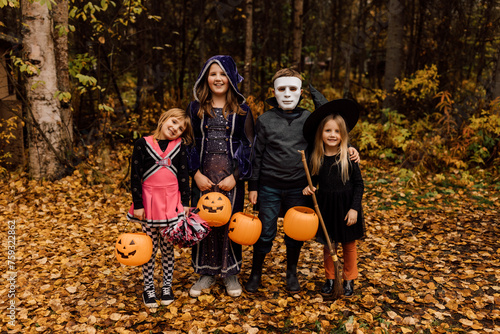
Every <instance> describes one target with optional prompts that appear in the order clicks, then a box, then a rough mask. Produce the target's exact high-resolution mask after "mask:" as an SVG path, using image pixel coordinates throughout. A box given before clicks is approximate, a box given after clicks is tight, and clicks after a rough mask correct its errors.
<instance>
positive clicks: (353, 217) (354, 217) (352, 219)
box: [344, 209, 358, 226]
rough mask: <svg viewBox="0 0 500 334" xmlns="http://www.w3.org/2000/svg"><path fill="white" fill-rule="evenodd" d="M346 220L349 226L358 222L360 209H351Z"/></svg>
mask: <svg viewBox="0 0 500 334" xmlns="http://www.w3.org/2000/svg"><path fill="white" fill-rule="evenodd" d="M344 220H346V221H347V226H351V225H354V224H356V222H357V221H358V211H356V210H353V209H351V210H349V212H348V213H347V215H346V216H345V219H344Z"/></svg>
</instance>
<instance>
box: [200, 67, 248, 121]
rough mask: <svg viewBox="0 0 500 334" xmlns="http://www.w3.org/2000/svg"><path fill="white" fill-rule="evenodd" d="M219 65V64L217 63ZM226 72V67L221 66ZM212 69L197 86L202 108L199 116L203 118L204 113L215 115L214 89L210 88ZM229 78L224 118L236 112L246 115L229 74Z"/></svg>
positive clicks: (210, 115) (223, 111)
mask: <svg viewBox="0 0 500 334" xmlns="http://www.w3.org/2000/svg"><path fill="white" fill-rule="evenodd" d="M212 64H217V63H215V62H214V63H212ZM212 64H210V65H207V66H212ZM217 65H218V64H217ZM219 66H220V65H219ZM221 68H222V70H223V71H224V72H226V71H225V69H224V68H223V67H221ZM209 72H210V71H206V73H205V75H204V76H203V79H202V80H200V83H199V85H198V86H197V87H196V95H197V96H198V99H199V101H200V110H198V117H199V118H203V115H207V116H209V117H214V114H213V113H212V91H211V90H210V87H209V86H208V74H209ZM227 79H228V85H229V88H228V90H227V93H226V104H225V105H224V108H222V115H224V118H226V119H227V116H228V115H230V114H232V113H235V114H238V115H245V114H246V111H244V110H243V109H241V106H240V104H239V102H238V97H237V95H236V93H235V92H234V90H233V86H232V83H231V80H230V79H229V76H227Z"/></svg>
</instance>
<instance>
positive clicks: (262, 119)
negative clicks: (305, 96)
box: [249, 102, 311, 190]
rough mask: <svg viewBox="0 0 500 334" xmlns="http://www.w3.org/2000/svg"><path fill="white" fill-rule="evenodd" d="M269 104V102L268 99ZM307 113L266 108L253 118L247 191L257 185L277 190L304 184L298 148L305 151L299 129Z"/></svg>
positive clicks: (305, 145)
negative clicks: (253, 142) (252, 158)
mask: <svg viewBox="0 0 500 334" xmlns="http://www.w3.org/2000/svg"><path fill="white" fill-rule="evenodd" d="M268 103H269V102H268ZM310 114H311V113H310V112H309V111H308V110H305V109H302V108H295V109H294V110H293V111H292V112H291V113H285V112H284V111H283V110H282V109H280V108H273V109H271V110H268V111H266V112H265V113H263V114H262V115H260V116H259V118H258V119H257V122H256V125H255V129H256V137H257V139H256V141H255V147H254V149H255V158H254V162H253V165H252V166H253V172H252V177H251V178H250V180H251V181H253V182H250V183H249V190H257V189H255V188H256V187H257V183H258V184H262V185H265V186H269V187H272V188H277V189H291V188H300V187H305V186H307V178H306V174H305V171H304V165H303V163H302V157H301V154H300V153H299V152H298V150H306V148H307V141H306V140H305V139H304V136H303V134H302V128H303V127H304V123H305V121H306V119H307V118H308V117H309V115H310Z"/></svg>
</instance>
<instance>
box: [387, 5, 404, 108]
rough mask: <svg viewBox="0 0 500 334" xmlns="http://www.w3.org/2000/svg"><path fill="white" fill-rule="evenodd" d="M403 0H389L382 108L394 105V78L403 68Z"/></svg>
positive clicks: (399, 74) (397, 76)
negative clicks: (384, 95)
mask: <svg viewBox="0 0 500 334" xmlns="http://www.w3.org/2000/svg"><path fill="white" fill-rule="evenodd" d="M403 1H404V0H390V1H389V26H388V28H387V47H386V49H387V50H386V56H385V79H384V89H385V90H386V92H387V97H386V99H385V100H384V108H393V109H394V107H395V105H394V103H395V101H394V99H393V97H392V96H391V93H392V92H393V90H394V84H395V80H396V78H399V77H400V76H401V69H402V68H403V36H404V20H403V12H404V11H403V9H404V4H403Z"/></svg>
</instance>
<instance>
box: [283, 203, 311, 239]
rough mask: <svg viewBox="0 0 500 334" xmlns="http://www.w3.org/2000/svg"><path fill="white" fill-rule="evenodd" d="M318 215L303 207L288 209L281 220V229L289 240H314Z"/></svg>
mask: <svg viewBox="0 0 500 334" xmlns="http://www.w3.org/2000/svg"><path fill="white" fill-rule="evenodd" d="M318 222H319V220H318V215H317V214H316V212H315V211H314V210H313V209H311V208H308V207H305V206H294V207H293V208H290V209H289V210H288V211H287V212H286V214H285V218H284V219H283V229H284V230H285V234H286V235H288V236H289V237H290V238H292V239H295V240H298V241H306V240H309V239H312V238H314V236H315V235H316V232H317V231H318Z"/></svg>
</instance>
